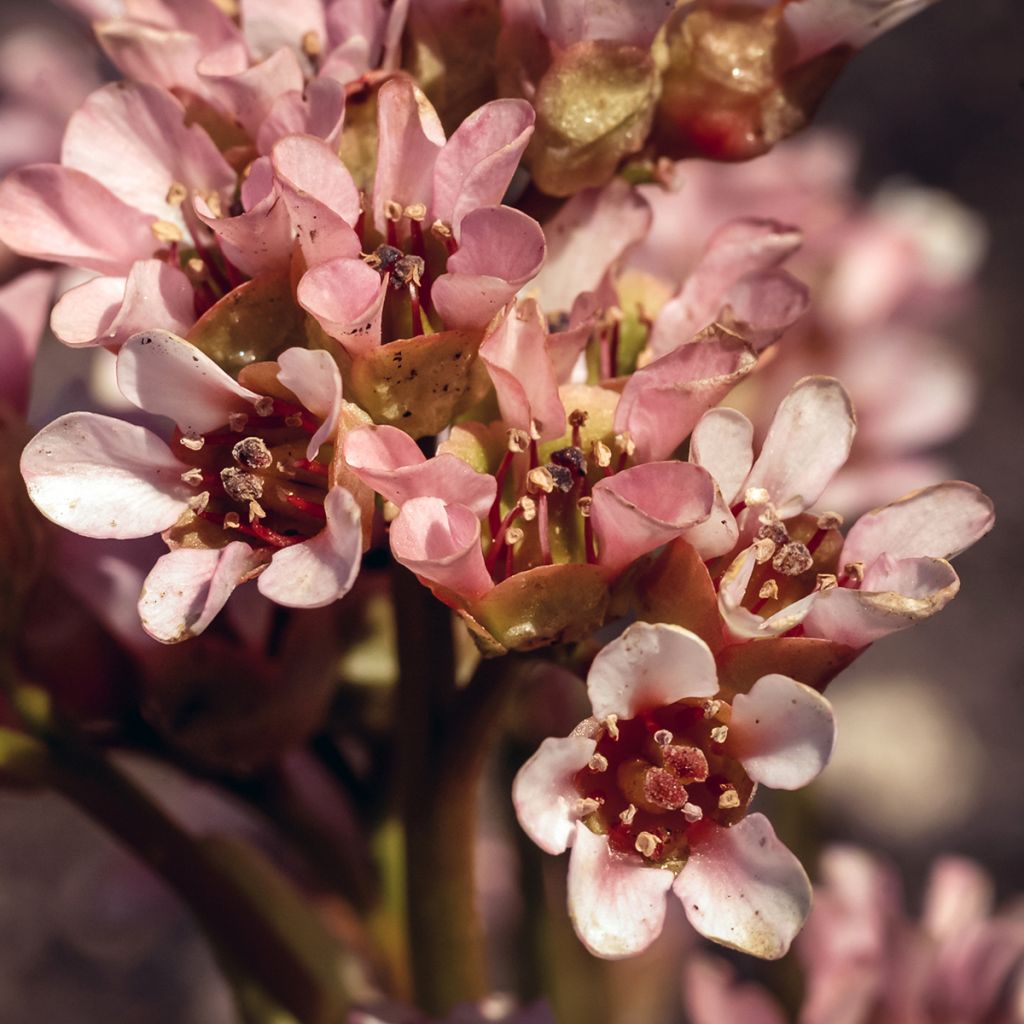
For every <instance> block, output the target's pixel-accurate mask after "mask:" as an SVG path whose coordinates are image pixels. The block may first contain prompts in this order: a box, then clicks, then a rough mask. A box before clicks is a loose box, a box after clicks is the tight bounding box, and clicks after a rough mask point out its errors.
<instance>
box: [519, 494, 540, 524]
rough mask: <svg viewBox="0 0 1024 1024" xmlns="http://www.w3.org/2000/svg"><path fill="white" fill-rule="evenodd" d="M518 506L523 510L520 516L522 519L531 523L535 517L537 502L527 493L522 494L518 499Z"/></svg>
mask: <svg viewBox="0 0 1024 1024" xmlns="http://www.w3.org/2000/svg"><path fill="white" fill-rule="evenodd" d="M519 507H520V508H521V509H522V510H523V511H522V516H523V521H524V522H527V523H532V522H533V521H534V519H536V518H537V502H535V501H534V500H533V498H531V497H530V496H529V495H528V494H524V495H523V496H522V497H521V498H520V499H519Z"/></svg>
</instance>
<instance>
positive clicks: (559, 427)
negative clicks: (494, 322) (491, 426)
mask: <svg viewBox="0 0 1024 1024" xmlns="http://www.w3.org/2000/svg"><path fill="white" fill-rule="evenodd" d="M547 342H548V332H547V327H546V325H545V323H544V318H543V316H542V314H541V311H540V309H539V307H538V306H537V303H536V302H534V301H533V300H532V299H527V300H526V301H525V302H522V303H520V304H519V305H518V306H517V307H516V308H515V309H512V310H510V311H509V312H508V313H507V314H506V316H505V318H504V319H503V320H502V321H501V323H500V324H499V325H498V327H497V328H495V330H493V331H492V332H491V333H490V334H489V335H488V336H487V337H486V338H485V339H484V343H483V344H482V345H481V346H480V358H481V359H482V360H483V361H484V362H485V363H486V364H487V369H488V371H489V372H490V375H491V381H492V382H493V383H494V389H495V391H496V392H497V394H498V406H499V408H500V410H501V416H502V419H504V420H505V422H506V423H507V424H508V425H509V426H510V427H518V428H519V429H520V430H526V431H530V430H531V428H532V427H533V426H534V425H535V426H536V429H537V431H538V432H539V438H540V440H551V439H552V438H556V437H561V436H562V434H563V433H564V432H565V409H564V408H563V407H562V400H561V399H560V398H559V397H558V383H557V381H556V380H555V373H554V368H553V367H552V365H551V360H550V359H549V358H548V354H547Z"/></svg>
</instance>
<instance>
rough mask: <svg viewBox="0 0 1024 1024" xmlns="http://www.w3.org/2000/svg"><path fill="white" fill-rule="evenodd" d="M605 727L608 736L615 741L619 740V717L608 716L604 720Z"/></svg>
mask: <svg viewBox="0 0 1024 1024" xmlns="http://www.w3.org/2000/svg"><path fill="white" fill-rule="evenodd" d="M604 727H605V729H607V730H608V735H609V736H610V737H611V738H612V739H613V740H617V739H618V738H619V716H618V715H608V716H607V717H606V718H605V720H604Z"/></svg>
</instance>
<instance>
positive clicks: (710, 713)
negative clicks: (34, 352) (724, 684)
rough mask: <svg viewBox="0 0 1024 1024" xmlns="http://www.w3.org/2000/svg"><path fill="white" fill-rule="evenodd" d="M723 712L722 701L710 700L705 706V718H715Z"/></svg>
mask: <svg viewBox="0 0 1024 1024" xmlns="http://www.w3.org/2000/svg"><path fill="white" fill-rule="evenodd" d="M721 710H722V702H721V701H720V700H709V701H708V702H707V703H706V704H705V705H704V717H705V718H714V717H715V716H716V715H717V714H718V712H719V711H721Z"/></svg>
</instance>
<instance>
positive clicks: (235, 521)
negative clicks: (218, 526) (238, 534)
mask: <svg viewBox="0 0 1024 1024" xmlns="http://www.w3.org/2000/svg"><path fill="white" fill-rule="evenodd" d="M241 525H242V517H241V516H240V515H239V514H238V513H237V512H228V513H226V514H225V516H224V529H225V530H237V529H238V528H239V527H240V526H241Z"/></svg>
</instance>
